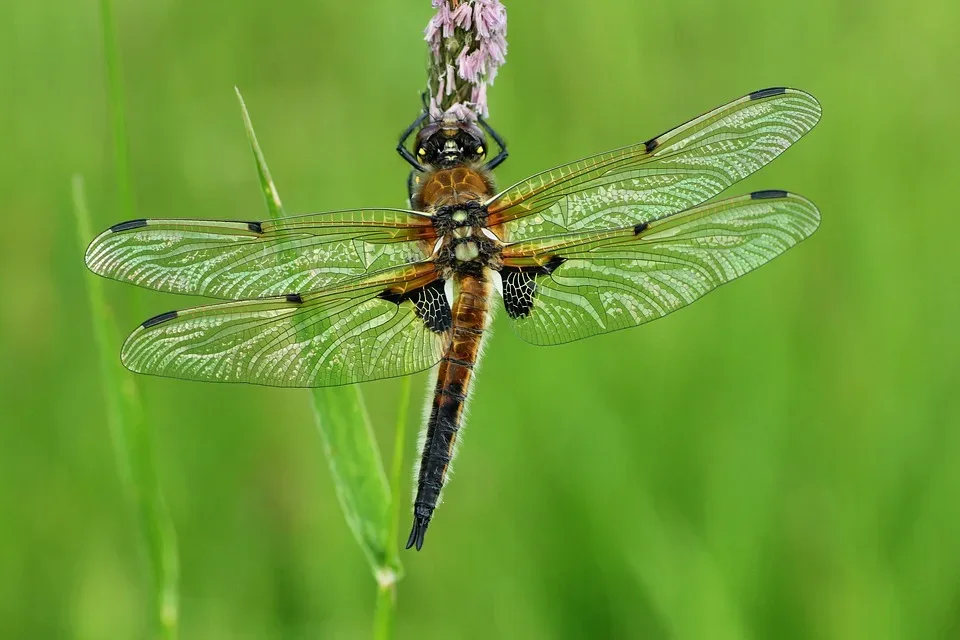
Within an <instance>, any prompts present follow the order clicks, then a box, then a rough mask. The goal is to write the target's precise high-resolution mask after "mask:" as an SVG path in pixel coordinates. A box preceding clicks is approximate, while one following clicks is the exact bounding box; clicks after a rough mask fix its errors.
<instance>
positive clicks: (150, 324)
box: [140, 311, 177, 329]
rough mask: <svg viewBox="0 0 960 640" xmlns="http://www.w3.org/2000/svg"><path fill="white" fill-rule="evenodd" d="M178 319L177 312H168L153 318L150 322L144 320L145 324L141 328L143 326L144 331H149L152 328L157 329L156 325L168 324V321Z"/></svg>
mask: <svg viewBox="0 0 960 640" xmlns="http://www.w3.org/2000/svg"><path fill="white" fill-rule="evenodd" d="M176 317H177V312H176V311H167V312H166V313H161V314H160V315H158V316H153V317H152V318H150V319H149V320H144V322H143V324H142V325H140V326H142V327H143V328H144V329H149V328H150V327H155V326H156V325H158V324H160V323H162V322H166V321H167V320H173V319H174V318H176Z"/></svg>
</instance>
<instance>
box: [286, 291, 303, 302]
mask: <svg viewBox="0 0 960 640" xmlns="http://www.w3.org/2000/svg"><path fill="white" fill-rule="evenodd" d="M286 298H287V302H293V303H294V304H303V296H301V295H300V294H299V293H288V294H287V295H286Z"/></svg>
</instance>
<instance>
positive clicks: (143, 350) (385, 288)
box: [121, 263, 450, 387]
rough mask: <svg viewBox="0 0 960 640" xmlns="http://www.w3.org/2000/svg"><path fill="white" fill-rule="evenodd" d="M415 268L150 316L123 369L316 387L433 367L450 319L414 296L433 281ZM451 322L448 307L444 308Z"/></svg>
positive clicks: (132, 340)
mask: <svg viewBox="0 0 960 640" xmlns="http://www.w3.org/2000/svg"><path fill="white" fill-rule="evenodd" d="M437 278H438V274H437V273H436V272H435V270H434V267H433V265H432V264H428V263H422V264H419V265H415V266H412V267H406V268H402V269H396V270H393V271H391V272H389V273H387V274H381V275H379V276H377V277H372V278H366V279H364V280H362V281H360V282H357V283H354V284H349V285H344V286H341V287H338V288H333V289H330V290H328V291H325V292H322V293H313V294H307V295H302V296H300V295H287V296H279V297H273V298H261V299H257V300H244V301H238V302H227V303H220V304H214V305H208V306H203V307H194V308H192V309H187V310H185V311H179V312H170V313H166V314H162V315H160V316H157V317H155V318H151V319H150V320H147V321H146V322H144V323H143V325H141V326H140V327H138V328H137V329H136V330H135V331H134V332H133V333H132V334H131V335H130V337H129V338H127V341H126V342H125V343H124V345H123V350H122V352H121V359H122V360H123V363H124V365H126V366H127V368H129V369H131V370H133V371H136V372H138V373H147V374H153V375H160V376H169V377H173V378H183V379H187V380H202V381H208V382H249V383H253V384H263V385H270V386H276V387H323V386H333V385H342V384H352V383H355V382H364V381H367V380H376V379H379V378H389V377H393V376H401V375H407V374H410V373H414V372H417V371H421V370H423V369H427V368H429V367H431V366H433V365H434V364H436V363H437V362H439V360H440V358H441V356H442V355H443V349H444V347H445V345H446V344H447V342H448V341H449V322H444V323H438V322H437V321H436V317H437V314H438V312H437V311H436V309H434V310H433V311H432V313H433V316H434V319H433V322H432V323H431V324H432V325H433V326H432V327H428V326H427V324H425V323H424V319H423V317H422V316H423V315H424V310H425V309H427V308H428V305H427V304H422V303H421V304H419V305H418V304H416V300H417V299H421V300H428V301H429V303H430V304H431V305H435V304H437V303H441V302H442V304H446V300H442V301H438V300H435V299H430V298H429V297H422V298H417V297H416V296H412V295H411V294H413V293H414V292H416V291H418V290H424V288H426V290H431V291H432V290H434V288H435V286H436V284H437V283H438V282H439V283H440V286H441V287H442V281H438V280H437ZM444 317H445V318H447V319H449V317H450V311H449V306H447V307H446V310H445V316H444Z"/></svg>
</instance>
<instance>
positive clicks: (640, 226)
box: [633, 222, 650, 236]
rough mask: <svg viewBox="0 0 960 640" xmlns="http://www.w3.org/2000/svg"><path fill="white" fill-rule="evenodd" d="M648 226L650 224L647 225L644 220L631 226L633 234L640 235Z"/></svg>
mask: <svg viewBox="0 0 960 640" xmlns="http://www.w3.org/2000/svg"><path fill="white" fill-rule="evenodd" d="M649 226H650V225H649V224H648V223H646V222H641V223H640V224H638V225H636V226H634V227H633V235H635V236H638V235H640V234H641V233H643V232H644V231H646V230H647V227H649Z"/></svg>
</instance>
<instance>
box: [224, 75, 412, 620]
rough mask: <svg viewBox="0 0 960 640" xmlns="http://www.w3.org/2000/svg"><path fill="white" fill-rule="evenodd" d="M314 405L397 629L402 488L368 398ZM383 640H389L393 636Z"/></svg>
mask: <svg viewBox="0 0 960 640" xmlns="http://www.w3.org/2000/svg"><path fill="white" fill-rule="evenodd" d="M237 98H238V99H239V101H240V108H241V111H242V114H243V121H244V126H245V127H246V131H247V138H248V139H249V141H250V147H251V149H252V151H253V155H254V159H255V160H256V164H257V173H258V175H259V178H260V188H261V189H262V191H263V196H264V200H265V201H266V204H267V210H268V211H269V214H270V217H271V218H272V219H278V218H282V217H283V216H284V215H286V213H285V211H284V208H283V203H282V201H281V199H280V194H279V192H278V190H277V187H276V184H275V183H274V181H273V178H272V177H271V175H270V169H269V168H268V166H267V162H266V159H265V157H264V155H263V151H262V150H261V148H260V144H259V142H258V141H257V135H256V132H255V131H254V129H253V123H252V121H251V120H250V114H249V113H248V111H247V107H246V104H245V103H244V101H243V96H242V95H241V94H240V91H239V90H237ZM408 396H409V393H408V392H406V391H405V392H404V397H403V398H401V401H400V404H401V412H402V413H401V415H402V416H403V419H402V420H401V419H399V418H398V428H403V429H404V430H405V428H406V427H405V415H406V411H407V408H408V406H409V398H408ZM312 400H313V402H312V410H313V414H314V416H315V420H316V424H317V428H318V431H319V433H320V438H321V441H322V442H323V450H324V454H325V457H326V459H327V464H328V466H329V467H330V473H331V475H332V477H333V481H334V487H335V488H336V492H337V499H338V500H339V502H340V509H341V511H342V512H343V515H344V518H345V520H346V521H347V525H348V527H349V528H350V530H351V532H352V533H353V535H354V538H356V540H357V543H358V544H359V545H360V548H361V549H362V550H363V553H364V555H365V556H366V558H367V561H368V563H369V565H370V569H371V571H372V572H373V575H374V577H375V578H376V581H377V585H378V596H377V615H376V619H377V620H378V621H380V622H378V624H377V627H378V628H383V629H387V630H389V629H392V627H393V617H394V615H395V603H396V581H397V580H398V579H399V577H400V575H401V574H402V568H401V566H400V562H399V558H398V557H397V545H396V527H395V526H394V527H391V526H390V522H391V518H390V513H391V509H395V508H396V503H397V502H398V499H397V495H398V492H397V485H398V483H394V487H393V491H392V492H391V487H390V485H388V483H387V476H386V473H385V472H384V468H383V462H382V460H381V457H380V450H379V448H378V447H377V443H376V439H375V438H374V435H373V428H372V426H371V423H370V418H369V416H368V414H367V410H366V405H365V403H364V400H363V393H362V391H361V389H360V387H359V386H358V385H350V386H348V387H332V388H322V389H314V390H313V392H312ZM398 437H399V440H398V441H397V447H398V448H401V447H402V445H403V438H404V434H403V433H402V432H401V433H400V434H399V436H398ZM400 455H401V462H399V463H398V462H396V460H394V466H395V467H398V466H400V465H402V450H401V453H400ZM395 458H396V456H395ZM395 474H396V470H395ZM391 496H392V497H391ZM384 589H387V591H388V592H389V593H390V594H391V598H390V602H391V606H390V607H389V608H384V607H382V606H381V604H380V603H381V596H380V594H381V593H383V592H384ZM388 633H389V632H388ZM380 637H389V635H387V636H380Z"/></svg>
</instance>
